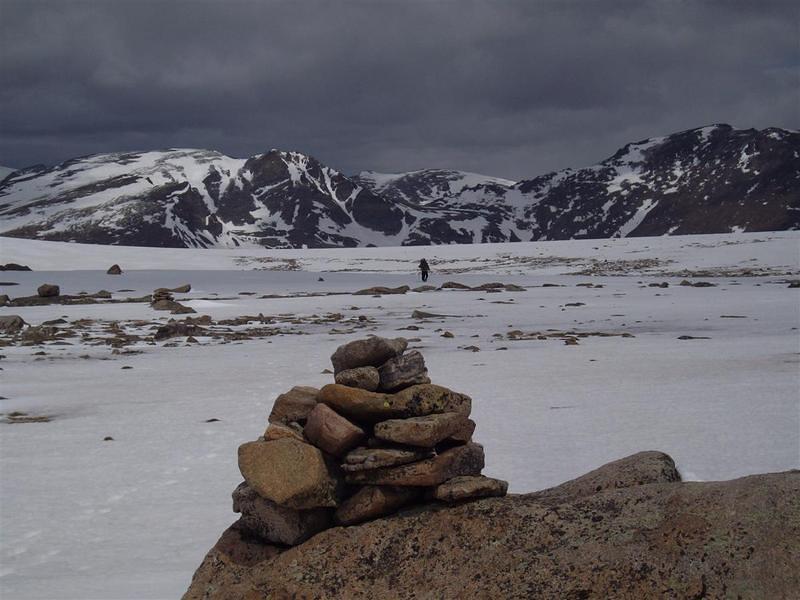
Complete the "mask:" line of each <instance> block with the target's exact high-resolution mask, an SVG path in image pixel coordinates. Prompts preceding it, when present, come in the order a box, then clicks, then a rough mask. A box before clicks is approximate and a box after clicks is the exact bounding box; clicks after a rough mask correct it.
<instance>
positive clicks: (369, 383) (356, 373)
mask: <svg viewBox="0 0 800 600" xmlns="http://www.w3.org/2000/svg"><path fill="white" fill-rule="evenodd" d="M335 380H336V383H338V384H339V385H346V386H348V387H354V388H359V389H362V390H367V391H368V392H374V391H375V390H377V389H378V386H379V385H380V383H381V376H380V374H379V373H378V369H376V368H375V367H356V368H355V369H346V370H344V371H339V372H338V373H337V374H336V376H335Z"/></svg>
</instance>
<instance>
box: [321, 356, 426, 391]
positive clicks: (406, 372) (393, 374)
mask: <svg viewBox="0 0 800 600" xmlns="http://www.w3.org/2000/svg"><path fill="white" fill-rule="evenodd" d="M378 373H379V374H380V388H381V389H382V390H384V391H386V392H394V391H396V390H401V389H403V388H407V387H409V386H412V385H418V384H420V383H430V382H431V380H430V379H429V378H428V369H426V368H425V359H424V358H423V357H422V354H420V353H419V352H417V351H416V350H412V351H411V352H408V353H406V354H402V355H400V356H395V357H394V358H390V359H389V360H387V361H386V362H385V363H383V364H382V365H381V366H380V367H379V368H378ZM336 383H339V382H338V381H337V382H336Z"/></svg>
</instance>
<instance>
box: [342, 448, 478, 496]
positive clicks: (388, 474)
mask: <svg viewBox="0 0 800 600" xmlns="http://www.w3.org/2000/svg"><path fill="white" fill-rule="evenodd" d="M483 466H484V456H483V446H481V445H480V444H475V443H469V444H466V445H464V446H456V447H455V448H451V449H449V450H445V451H444V452H442V453H441V454H439V455H437V456H435V457H433V458H428V459H426V460H421V461H419V462H415V463H409V464H406V465H400V466H399V467H386V468H383V469H372V470H369V471H356V472H349V473H347V474H346V475H345V480H346V481H347V483H357V484H361V485H400V486H414V487H432V486H435V485H439V484H440V483H442V482H444V481H447V480H448V479H452V478H453V477H457V476H459V475H478V474H479V473H480V472H481V469H483Z"/></svg>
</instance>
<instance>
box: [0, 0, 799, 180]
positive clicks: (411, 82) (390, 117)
mask: <svg viewBox="0 0 800 600" xmlns="http://www.w3.org/2000/svg"><path fill="white" fill-rule="evenodd" d="M797 6H800V4H798V3H795V2H788V1H787V2H782V1H778V2H776V1H765V0H759V1H756V0H753V1H752V2H736V1H733V0H722V1H719V2H712V1H705V2H702V1H699V0H698V1H694V2H689V1H677V0H658V1H653V2H621V1H620V2H614V1H609V0H606V1H600V0H597V1H591V0H585V1H582V2H569V1H566V0H559V1H552V2H535V1H532V0H528V1H520V2H514V1H503V0H496V1H493V2H471V1H467V0H461V1H458V2H455V1H421V0H420V1H409V0H398V1H388V0H383V1H382V0H369V1H367V0H364V1H356V0H349V1H348V0H340V1H336V2H333V1H330V2H311V1H305V0H294V1H292V2H269V1H256V0H251V1H247V2H243V1H235V0H234V1H232V0H225V1H222V0H219V1H203V2H201V1H190V0H181V1H179V0H168V1H167V0H165V1H146V0H138V1H135V2H134V1H126V0H107V1H99V0H97V1H89V2H72V1H69V0H57V1H47V2H44V1H43V2H37V1H34V0H24V1H21V2H18V1H17V0H0V164H2V165H7V166H12V167H24V166H28V165H31V164H35V163H44V164H55V163H57V162H60V161H62V160H65V159H68V158H71V157H75V156H79V155H84V154H90V153H95V152H110V151H121V150H143V149H155V148H167V147H193V148H212V149H217V150H220V151H222V152H224V153H226V154H229V155H232V156H239V157H245V156H250V155H252V154H256V153H259V152H263V151H265V150H268V149H270V148H280V149H285V150H298V151H301V152H305V153H308V154H311V155H313V156H315V157H317V158H319V159H320V160H322V161H323V162H324V163H326V164H328V165H329V166H332V167H334V168H336V169H338V170H340V171H343V172H345V173H355V172H358V171H360V170H362V169H374V170H379V171H390V172H397V171H406V170H413V169H419V168H427V167H443V168H457V169H463V170H469V171H476V172H479V173H486V174H490V175H498V176H502V177H508V178H512V179H521V178H527V177H532V176H535V175H538V174H541V173H544V172H546V171H550V170H554V169H559V168H563V167H568V166H573V167H580V166H585V165H588V164H592V163H594V162H597V161H599V160H602V159H603V158H606V157H607V156H610V155H611V154H613V152H614V151H615V150H616V149H617V148H618V147H620V146H622V145H624V144H625V143H627V142H630V141H636V140H640V139H643V138H646V137H650V136H655V135H663V134H666V133H671V132H674V131H679V130H683V129H688V128H692V127H697V126H701V125H704V124H709V123H717V122H726V123H730V124H731V125H734V126H735V127H740V128H749V127H757V128H763V127H768V126H778V127H787V128H792V129H797V128H800V108H799V106H800V56H799V55H800V48H799V46H798V45H799V44H800V42H798V40H799V39H800V12H799V10H798V8H797Z"/></svg>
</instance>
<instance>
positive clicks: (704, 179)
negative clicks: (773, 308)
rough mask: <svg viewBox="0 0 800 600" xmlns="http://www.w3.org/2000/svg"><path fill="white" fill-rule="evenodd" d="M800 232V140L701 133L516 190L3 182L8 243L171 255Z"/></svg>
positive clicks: (381, 180) (108, 173) (319, 175)
mask: <svg viewBox="0 0 800 600" xmlns="http://www.w3.org/2000/svg"><path fill="white" fill-rule="evenodd" d="M798 228H800V133H798V132H794V131H787V130H782V129H777V128H770V129H765V130H760V131H759V130H754V129H748V130H737V129H734V128H732V127H730V126H728V125H713V126H709V127H703V128H699V129H692V130H688V131H684V132H680V133H676V134H673V135H670V136H666V137H660V138H652V139H648V140H644V141H641V142H637V143H633V144H628V145H626V146H625V147H623V148H622V149H620V150H619V151H618V152H616V153H615V154H614V155H613V156H612V157H610V158H608V159H606V160H604V161H603V162H601V163H599V164H597V165H594V166H592V167H588V168H584V169H575V170H573V169H565V170H563V171H558V172H554V173H549V174H546V175H541V176H539V177H535V178H533V179H526V180H524V181H520V182H516V183H515V182H512V181H509V180H505V179H500V178H496V177H488V176H482V175H476V174H473V173H465V172H460V171H449V170H436V169H429V170H423V171H414V172H410V173H400V174H392V175H388V174H381V173H374V172H362V173H360V174H359V175H356V176H354V177H347V176H345V175H343V174H341V173H339V172H337V171H335V170H333V169H330V168H329V167H326V166H325V165H322V164H321V163H319V162H318V161H317V160H315V159H313V158H311V157H309V156H306V155H303V154H300V153H297V152H281V151H277V150H272V151H270V152H267V153H265V154H260V155H256V156H253V157H250V158H248V159H236V158H230V157H227V156H225V155H223V154H220V153H218V152H213V151H207V150H167V151H158V152H143V153H120V154H102V155H94V156H89V157H83V158H77V159H74V160H70V161H67V162H65V163H62V164H61V165H58V166H56V167H52V168H47V167H41V166H38V167H31V168H27V169H22V170H20V171H17V172H15V173H13V174H12V175H10V176H9V177H7V178H6V179H5V180H3V181H2V182H0V234H2V235H5V236H13V237H26V238H38V239H48V240H66V241H77V242H86V243H100V244H125V245H140V246H171V247H237V246H241V245H263V246H266V247H295V248H299V247H304V246H307V247H352V246H367V245H381V246H388V245H420V244H448V243H477V242H504V241H520V240H546V239H571V238H608V237H627V236H645V235H670V234H685V233H721V232H731V231H767V230H785V229H798Z"/></svg>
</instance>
